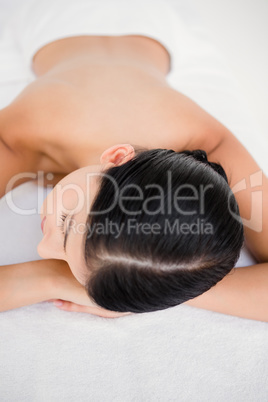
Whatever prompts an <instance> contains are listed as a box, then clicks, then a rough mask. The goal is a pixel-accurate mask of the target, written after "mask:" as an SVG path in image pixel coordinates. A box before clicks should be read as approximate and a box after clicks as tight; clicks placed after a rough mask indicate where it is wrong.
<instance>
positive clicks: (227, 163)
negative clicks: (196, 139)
mask: <svg viewBox="0 0 268 402" xmlns="http://www.w3.org/2000/svg"><path fill="white" fill-rule="evenodd" d="M211 135H212V134H211ZM208 159H209V161H211V162H219V163H221V165H222V166H223V168H224V169H225V171H226V174H227V177H228V178H229V180H230V187H231V189H232V190H233V192H234V195H235V197H236V200H237V202H238V205H239V210H240V215H241V217H242V218H243V224H244V230H245V242H246V245H247V247H248V248H249V250H250V251H251V252H252V254H253V255H254V256H255V258H256V260H257V261H258V262H268V180H267V177H266V176H265V175H264V173H263V172H262V170H261V168H260V167H259V166H258V164H257V163H256V162H255V160H254V159H253V157H252V156H251V155H250V153H249V152H248V151H247V150H246V149H245V147H244V146H243V145H242V144H241V143H240V141H239V140H238V139H237V138H235V136H234V135H233V134H232V133H231V132H230V131H229V130H227V129H225V128H224V129H223V132H222V133H221V135H220V136H219V143H218V146H217V147H216V148H215V149H214V150H213V151H212V152H210V153H208Z"/></svg>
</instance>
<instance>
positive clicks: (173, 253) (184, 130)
mask: <svg viewBox="0 0 268 402" xmlns="http://www.w3.org/2000/svg"><path fill="white" fill-rule="evenodd" d="M60 3H61V2H60V1H58V2H56V3H55V9H56V7H57V5H59V4H60ZM79 4H80V5H84V3H83V2H82V1H81V2H80V3H79ZM120 6H121V7H124V6H123V3H122V4H121V3H120ZM70 7H71V6H70ZM75 7H78V5H77V4H76V5H75ZM128 7H129V5H128ZM120 10H121V9H120ZM154 10H156V11H157V10H158V16H160V17H162V18H163V13H166V17H170V19H171V18H172V17H171V14H170V10H169V9H168V8H167V7H166V6H165V5H164V4H163V3H161V2H158V3H154ZM37 11H38V12H39V13H42V7H39V6H37V8H36V9H34V11H33V12H34V13H36V12H37ZM108 11H109V10H108ZM108 11H107V10H106V12H107V13H108ZM132 11H133V10H131V11H130V12H132ZM156 11H155V12H156ZM27 12H29V10H27ZM70 12H71V11H70V10H69V13H70ZM128 12H129V11H128ZM67 14H68V13H67ZM156 14H157V13H156ZM80 15H81V10H80ZM62 18H63V17H62ZM74 19H75V18H74ZM33 20H34V19H33ZM142 20H144V21H145V23H144V25H143V26H142V24H140V26H139V34H138V35H137V34H136V35H135V34H127V35H121V36H118V35H117V36H115V35H113V36H100V35H91V34H90V35H89V33H90V32H88V31H89V29H88V30H87V31H86V35H84V36H82V35H77V32H76V31H75V30H73V31H72V35H73V36H72V37H65V38H62V39H58V38H59V36H60V37H62V36H64V35H63V34H62V33H61V34H58V33H52V36H53V35H54V40H53V41H51V42H49V43H46V45H44V46H43V47H41V48H40V43H41V42H43V43H44V42H48V40H47V37H46V32H48V31H49V30H48V29H46V28H47V27H43V31H42V29H41V33H40V31H37V33H36V34H35V32H32V30H31V35H32V38H33V39H32V44H31V42H30V45H29V43H28V40H27V41H26V40H24V43H23V42H22V47H23V46H26V45H25V43H26V44H27V46H28V48H27V51H26V50H25V48H24V50H25V54H32V53H33V50H36V49H37V48H38V51H36V52H35V53H33V54H32V59H33V64H32V68H33V71H34V72H35V74H36V77H37V79H36V80H35V81H34V82H32V83H31V84H30V85H28V86H27V87H26V88H25V89H24V90H23V91H22V92H21V94H20V95H19V96H18V97H17V98H16V99H15V100H14V101H13V102H12V103H11V104H10V105H8V106H7V107H6V108H4V109H3V110H1V112H0V122H1V140H2V150H1V158H2V161H3V162H2V163H3V164H4V165H5V167H6V169H5V172H3V174H2V180H1V194H2V195H4V194H5V193H6V192H7V191H9V190H10V189H11V188H14V187H15V186H16V185H18V184H20V183H22V182H23V181H26V180H29V179H28V178H23V177H22V178H21V179H20V181H19V180H17V181H15V182H12V183H11V182H10V179H11V178H12V177H13V176H14V175H16V174H18V173H20V172H25V171H27V172H29V171H30V172H33V173H36V172H38V171H43V172H45V173H46V174H48V173H53V175H54V184H57V183H58V184H57V186H56V187H55V189H54V190H53V192H52V193H51V194H50V195H49V196H48V198H47V199H46V200H45V203H44V205H43V209H42V213H41V218H42V223H43V230H44V239H43V240H42V241H41V243H40V244H39V245H38V251H39V254H40V256H41V257H43V258H45V259H50V260H49V264H50V266H49V267H48V261H47V260H41V261H38V262H32V263H27V264H15V265H14V266H13V270H12V273H13V276H12V278H13V279H12V278H11V277H10V272H11V269H10V268H9V270H8V269H7V268H6V267H4V268H6V269H2V279H1V283H2V284H5V285H6V283H8V286H3V292H4V289H8V290H9V295H10V294H12V293H13V292H12V289H14V288H15V286H16V283H15V282H14V278H16V279H15V281H16V280H18V279H17V278H19V279H20V280H21V279H22V278H23V277H25V276H26V277H27V278H28V283H27V286H28V288H27V290H29V291H28V292H27V291H26V290H25V289H20V294H18V293H16V296H13V295H12V297H10V296H9V297H7V296H6V297H5V298H3V302H2V303H1V305H2V307H1V311H4V310H7V309H9V308H14V307H19V306H22V305H26V304H31V303H35V302H38V301H42V300H48V299H55V298H59V299H62V300H67V301H71V302H73V304H69V305H68V304H65V306H63V308H65V309H68V308H69V309H70V308H71V309H73V310H74V311H87V312H90V313H93V314H98V315H103V316H106V317H115V316H120V315H122V314H128V313H129V312H134V313H140V312H146V311H154V310H159V309H163V308H167V307H171V306H174V305H177V304H180V303H183V302H187V304H189V305H193V306H198V307H201V308H208V309H212V310H214V311H219V312H223V313H227V314H234V315H238V316H242V317H246V318H253V319H261V320H266V319H267V320H268V318H267V311H266V310H267V296H266V293H267V292H266V291H265V289H267V279H266V277H267V274H266V273H267V272H268V271H267V259H268V250H267V247H266V244H267V231H268V224H267V218H268V217H267V209H263V214H262V231H261V232H259V233H258V232H256V230H255V228H256V225H255V222H251V225H244V228H243V226H242V224H241V220H240V219H239V211H240V214H241V216H242V217H249V214H250V208H251V204H250V202H251V192H252V189H251V188H250V187H249V188H247V189H246V191H243V194H242V195H241V194H239V193H238V194H236V199H235V198H234V197H233V195H232V193H231V192H230V187H231V188H232V187H233V186H234V185H235V184H237V183H239V182H240V181H241V180H243V179H246V180H250V178H251V177H252V175H253V174H254V173H256V172H257V171H259V170H260V168H259V167H258V165H257V164H256V162H255V161H254V160H253V159H252V157H251V156H250V154H249V153H248V152H247V151H246V149H245V148H244V147H243V146H242V145H241V144H240V143H239V141H238V140H237V139H236V138H235V137H234V136H233V134H232V133H231V132H230V131H228V130H227V129H226V128H225V127H224V126H223V125H221V124H220V123H219V122H218V121H216V120H215V119H214V118H213V117H212V116H210V115H209V114H208V113H206V112H205V111H204V110H203V109H201V108H200V107H199V106H198V105H197V104H196V103H195V102H193V101H192V100H190V99H189V98H187V97H186V96H184V95H183V94H181V93H179V92H178V91H176V90H174V89H173V88H171V87H170V86H169V84H168V82H167V81H166V76H167V74H168V72H169V71H170V68H171V65H172V61H174V59H173V60H172V55H173V53H172V42H171V41H170V42H168V41H169V38H168V37H167V38H165V40H163V38H161V39H159V38H158V37H159V36H161V35H159V33H157V30H156V29H155V28H153V24H151V25H152V27H150V24H149V27H150V28H148V23H149V22H150V21H153V19H152V17H146V16H145V17H144V16H143V17H142V18H140V19H139V22H140V21H142ZM156 20H157V16H156V15H154V21H156ZM62 21H64V18H63V19H62ZM62 21H61V19H60V17H59V18H58V19H56V24H57V26H58V25H60V24H61V22H62ZM134 21H135V19H134ZM127 22H128V23H129V21H127ZM156 25H157V24H155V25H154V26H156ZM41 26H42V24H41ZM31 28H32V27H31ZM50 28H51V27H50ZM26 29H27V28H26ZM64 29H65V28H64ZM68 29H69V30H70V29H71V28H70V27H68ZM79 29H81V30H82V28H79ZM91 29H93V28H91ZM124 29H125V28H124ZM150 29H151V30H152V31H153V30H154V32H152V34H151V35H150V36H151V37H149V33H148V30H149V31H150ZM122 30H123V28H122ZM129 30H130V31H131V30H132V31H133V28H132V29H131V28H129ZM118 31H120V28H118ZM52 32H53V30H52ZM162 34H163V35H164V33H162ZM38 35H39V36H40V35H41V36H42V35H43V38H42V40H40V37H38ZM57 35H58V37H56V36H57ZM87 35H88V36H87ZM152 37H154V39H152ZM155 38H158V39H159V40H157V39H155ZM28 39H29V38H28ZM38 41H39V42H38ZM163 43H169V46H168V45H167V46H164V45H163ZM173 64H176V63H173ZM135 144H136V145H135ZM207 158H208V159H209V161H208V160H207ZM92 165H94V166H92ZM73 171H74V172H73ZM70 172H73V173H71V174H70V175H68V174H69V173H70ZM168 172H169V173H170V177H171V179H170V182H171V189H170V188H168V187H167V183H168V177H169V176H167V173H168ZM100 173H101V174H102V175H101V176H100V175H99V174H100ZM105 174H106V175H107V177H106V176H105ZM66 175H68V176H67V177H65V176H66ZM47 177H49V176H47ZM88 177H90V178H91V180H88ZM100 177H102V179H101V180H100ZM227 177H228V178H229V185H230V187H229V186H228V183H227V181H228V180H227ZM111 178H112V179H111ZM59 180H60V181H59ZM111 180H114V183H115V186H114V187H113V186H111ZM50 182H51V181H50ZM128 185H130V191H129V193H127V195H126V194H125V197H127V196H128V197H132V199H131V200H130V201H129V202H128V203H127V212H126V211H125V210H123V209H122V204H120V205H119V204H118V205H119V206H120V208H119V207H118V205H117V206H116V207H115V208H111V210H110V211H109V212H108V213H107V212H105V213H100V214H99V215H96V217H95V216H94V215H93V217H92V216H91V213H90V212H95V211H97V212H98V211H99V212H102V211H103V210H106V211H107V208H108V209H109V208H110V207H111V206H110V203H111V199H113V198H114V194H115V187H116V186H118V187H117V189H119V194H120V193H121V195H122V191H125V188H126V187H127V186H128ZM147 185H155V187H154V188H153V189H152V190H151V191H149V192H148V194H147V195H146V197H147V199H148V198H150V197H151V198H152V197H154V198H155V200H154V201H153V207H154V208H153V211H148V210H147V212H146V213H144V194H145V190H146V186H147ZM131 186H132V187H131ZM187 186H188V187H187ZM201 186H203V187H201ZM133 187H134V188H135V189H136V190H137V191H136V192H135V191H134V194H133ZM151 188H152V187H151ZM178 188H179V192H180V193H179V194H178V191H177V193H176V190H178ZM200 188H202V189H203V190H202V191H200ZM160 189H162V192H161V190H160ZM197 189H198V190H199V192H196V191H197ZM256 189H258V187H257V188H256V186H255V187H254V191H256ZM259 189H261V190H262V192H263V197H262V202H263V204H264V205H265V202H266V205H267V198H268V195H267V194H268V185H267V179H266V178H265V177H263V180H262V184H261V185H259ZM88 191H90V195H91V196H90V197H89V194H88ZM167 194H171V195H172V197H171V198H174V195H175V194H176V195H177V197H178V196H179V197H180V201H181V203H180V204H179V206H178V205H177V204H176V205H175V203H173V204H172V207H171V211H170V210H169V211H168V199H167V198H168V197H167ZM117 195H118V193H117ZM146 197H145V199H146ZM81 198H82V200H83V202H82V204H83V206H82V207H81V205H79V208H78V207H77V205H78V204H79V203H80V201H81ZM175 198H176V197H175ZM89 199H90V202H88V200H89ZM156 199H157V201H156ZM118 200H119V199H118V198H117V201H118ZM121 200H122V199H121ZM85 201H86V203H85ZM118 202H119V201H118ZM259 203H261V201H259ZM237 204H238V205H237ZM147 206H148V205H147ZM160 206H161V208H163V209H164V213H163V211H162V209H161V208H160ZM202 206H203V209H202V208H201V207H202ZM259 206H260V205H258V203H257V204H256V203H255V205H254V208H259ZM238 207H239V208H238ZM159 208H160V209H161V210H160V209H159ZM197 210H198V211H197ZM70 211H72V214H71V213H70ZM137 211H138V212H141V213H140V214H139V213H138V212H137ZM196 211H197V212H196ZM59 212H60V213H61V214H62V216H59ZM131 212H132V215H133V214H134V215H135V216H136V215H137V216H136V218H137V219H136V221H137V222H138V223H140V224H145V223H147V224H149V232H150V230H151V231H152V225H153V223H159V222H160V223H161V224H160V229H159V231H158V233H152V232H150V233H149V235H146V234H144V233H142V234H141V233H139V232H138V229H137V225H136V226H135V225H134V226H135V230H134V234H133V232H131V231H130V228H129V227H127V228H128V230H126V226H124V225H123V224H126V223H127V222H128V221H129V216H130V215H131ZM231 212H232V213H231ZM73 214H75V216H72V215H73ZM151 215H152V216H151ZM107 217H108V221H109V222H108V223H109V224H110V223H114V224H117V226H116V228H117V229H118V232H117V233H116V234H115V233H112V232H111V227H110V228H109V230H108V231H107V230H106V232H105V233H104V232H103V233H101V231H100V229H99V232H97V231H96V230H94V228H96V227H97V225H99V228H101V227H104V224H105V219H106V218H107ZM131 217H132V216H131ZM44 218H45V221H44ZM67 218H68V219H67ZM201 218H204V220H203V228H201V224H200V222H201V220H202V219H201ZM59 219H60V220H62V223H63V225H62V231H63V233H60V231H59ZM178 219H180V220H181V221H180V225H179V229H180V230H181V232H180V236H179V238H178V234H177V233H174V231H173V232H172V233H171V226H168V228H169V232H168V233H166V232H165V231H164V230H166V229H167V227H166V226H165V225H166V222H167V221H168V222H170V225H171V224H172V223H173V224H174V222H176V220H178ZM197 219H199V221H198V222H199V223H198V225H199V226H198V229H197V233H193V231H192V229H190V228H192V226H191V225H193V224H197ZM201 223H202V222H201ZM79 224H80V225H81V224H82V225H84V230H83V231H78V229H77V227H78V225H79ZM183 224H184V230H185V228H188V229H187V230H188V232H187V233H182V232H183V231H182V225H183ZM205 224H210V225H211V226H210V230H209V229H208V227H207V228H206V230H207V232H206V233H205V232H204V230H205V229H204V226H205ZM94 225H95V226H94ZM122 227H123V229H122V231H121V233H120V230H121V228H122ZM172 227H173V226H172ZM147 228H148V226H147ZM187 230H186V231H187ZM243 231H244V233H245V242H246V244H247V246H248V247H249V249H250V250H251V252H252V253H253V255H254V256H255V257H256V259H257V261H258V262H259V263H260V264H258V265H256V266H255V270H254V275H253V268H252V267H245V268H240V269H239V270H237V271H235V273H233V274H232V275H228V274H229V273H230V272H231V270H232V269H233V267H234V264H235V262H236V261H237V259H238V256H239V252H240V249H241V246H242V243H243ZM148 236H149V237H148ZM67 238H68V243H67ZM57 259H58V260H59V261H56V260H57ZM37 267H38V269H37ZM70 269H71V271H70ZM44 277H45V278H46V280H45V281H44V280H43V288H44V289H43V292H41V291H40V281H41V278H42V279H44ZM223 278H224V279H223ZM31 281H32V282H31ZM252 281H253V282H254V281H255V282H254V283H256V286H258V287H259V288H258V292H257V291H256V287H255V293H256V294H255V293H253V294H252V295H253V296H252V297H251V300H249V299H248V298H247V297H245V291H247V292H254V290H252V289H254V286H253V288H252V283H253V282H252ZM238 283H239V287H238V286H237V284H238ZM44 284H45V285H44ZM216 284H217V285H216ZM215 285H216V286H215ZM35 286H36V288H37V289H38V294H37V292H36V290H34V291H33V289H34V287H35ZM261 286H262V287H263V288H261ZM257 293H258V297H260V295H261V302H262V307H261V306H259V304H258V303H259V299H258V297H257ZM88 296H90V298H91V300H90V299H89V297H88ZM15 298H16V300H15ZM190 299H192V300H190ZM187 300H190V301H187ZM68 306H69V307H68ZM110 310H111V311H110ZM118 312H119V313H118Z"/></svg>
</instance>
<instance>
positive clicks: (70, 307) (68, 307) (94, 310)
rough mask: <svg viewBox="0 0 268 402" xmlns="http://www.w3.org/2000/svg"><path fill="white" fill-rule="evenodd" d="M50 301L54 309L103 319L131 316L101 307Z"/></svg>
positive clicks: (55, 300) (57, 300)
mask: <svg viewBox="0 0 268 402" xmlns="http://www.w3.org/2000/svg"><path fill="white" fill-rule="evenodd" d="M51 301H53V302H54V305H55V306H56V307H58V308H59V309H60V310H64V311H75V312H78V313H89V314H93V315H98V316H100V317H105V318H118V317H122V316H124V315H129V314H131V313H119V312H116V311H110V310H105V309H103V308H101V307H89V306H83V305H81V304H76V303H72V302H68V301H64V300H59V299H54V300H51Z"/></svg>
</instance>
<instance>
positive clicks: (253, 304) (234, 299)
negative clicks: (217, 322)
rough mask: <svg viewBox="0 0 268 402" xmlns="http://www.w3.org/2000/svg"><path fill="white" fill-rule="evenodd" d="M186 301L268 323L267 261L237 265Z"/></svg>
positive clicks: (193, 304) (218, 311) (190, 303)
mask: <svg viewBox="0 0 268 402" xmlns="http://www.w3.org/2000/svg"><path fill="white" fill-rule="evenodd" d="M184 304H186V305H189V306H192V307H197V308H202V309H205V310H211V311H215V312H217V313H223V314H228V315H233V316H237V317H241V318H247V319H250V320H257V321H264V322H268V263H263V264H257V265H251V266H248V267H242V268H234V269H233V270H232V271H231V272H230V273H229V274H228V275H226V276H225V277H224V278H223V279H222V280H221V281H220V282H218V283H217V284H216V285H215V286H213V287H212V288H211V289H209V290H208V291H207V292H205V293H203V294H202V295H201V296H198V297H195V298H194V299H191V300H189V301H187V302H185V303H184Z"/></svg>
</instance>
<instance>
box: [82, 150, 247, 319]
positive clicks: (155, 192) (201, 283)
mask: <svg viewBox="0 0 268 402" xmlns="http://www.w3.org/2000/svg"><path fill="white" fill-rule="evenodd" d="M105 174H106V175H107V176H103V177H102V178H101V181H100V188H99V191H98V193H97V195H96V197H95V199H94V202H93V204H92V208H91V212H90V214H89V215H88V219H87V225H89V226H88V227H90V228H91V232H90V231H88V233H87V237H86V240H85V261H86V264H87V266H88V269H89V278H88V281H87V283H86V290H87V293H88V295H89V297H90V298H91V299H93V300H94V301H95V302H96V303H97V304H98V305H99V306H101V307H103V308H105V309H108V310H112V311H119V312H134V313H143V312H149V311H155V310H162V309H166V308H168V307H172V306H176V305H178V304H180V303H183V302H185V301H187V300H189V299H192V298H195V297H197V296H199V295H201V294H202V293H204V292H206V291H207V290H209V289H210V288H211V287H212V286H214V285H216V283H217V282H219V281H220V280H221V279H222V278H223V277H224V276H225V275H227V274H228V273H229V272H230V271H231V270H232V269H233V267H234V265H235V263H236V261H237V260H238V258H239V254H240V250H241V247H242V245H243V241H244V231H243V224H242V222H241V218H240V216H239V208H238V205H237V202H236V199H235V197H234V195H233V193H232V191H231V189H230V187H229V185H228V180H227V177H226V174H225V171H224V169H223V168H222V166H221V165H220V164H217V163H211V162H209V161H208V160H207V155H206V152H205V151H203V150H195V151H184V152H175V151H173V150H172V149H169V150H168V149H151V150H146V151H142V152H138V153H137V154H135V156H134V157H133V158H132V159H130V160H128V161H127V162H126V163H124V164H122V165H119V166H115V167H112V168H110V169H108V170H106V171H105ZM114 183H116V186H115V184H114ZM138 189H140V191H138ZM160 189H162V190H161V191H160ZM194 189H195V190H196V191H197V190H198V189H199V191H200V196H197V193H196V191H195V190H194ZM126 190H128V191H126ZM176 191H177V192H176ZM122 192H123V195H124V197H125V198H123V201H124V204H123V206H124V208H122V199H121V201H120V194H121V197H122ZM141 193H142V196H141ZM176 194H177V198H176V197H175V196H176ZM201 195H202V197H203V198H202V200H201V199H199V198H201ZM127 196H128V197H130V198H129V199H127ZM179 197H180V198H179ZM170 198H174V200H175V199H177V200H179V201H180V203H179V207H178V201H177V203H176V205H175V201H174V202H173V201H172V202H170ZM201 204H202V205H201ZM145 207H146V208H145ZM201 207H202V208H201ZM109 208H110V209H109ZM107 209H108V211H107ZM105 210H106V211H105ZM130 219H136V223H137V226H136V227H135V229H136V230H132V231H131V230H130V226H131V225H130V224H129V221H130ZM107 222H108V223H107ZM109 222H112V223H111V226H109V230H104V228H106V229H107V228H108V226H107V225H109ZM132 223H133V222H132ZM112 224H113V225H114V224H116V225H118V226H117V227H118V228H120V230H121V233H120V234H119V231H118V232H117V233H115V230H113V231H112V230H111V228H112ZM155 224H157V225H158V229H159V230H158V231H157V233H155V232H153V230H152V228H153V227H154V228H156V226H153V225H155ZM138 225H140V226H139V227H140V228H141V227H142V228H144V227H147V229H148V228H149V233H148V230H147V233H144V230H143V232H141V231H140V230H138ZM146 225H147V226H146ZM174 227H175V228H176V230H175V229H174ZM97 228H98V230H96V229H97ZM101 228H102V229H101ZM183 228H184V230H183ZM186 228H188V232H187V230H186ZM92 229H94V230H92ZM150 229H151V232H150ZM172 229H174V230H172ZM194 229H195V230H194ZM186 232H187V233H186Z"/></svg>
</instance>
